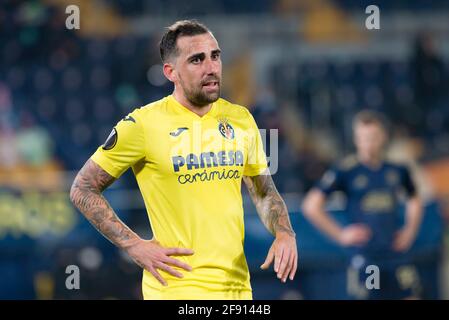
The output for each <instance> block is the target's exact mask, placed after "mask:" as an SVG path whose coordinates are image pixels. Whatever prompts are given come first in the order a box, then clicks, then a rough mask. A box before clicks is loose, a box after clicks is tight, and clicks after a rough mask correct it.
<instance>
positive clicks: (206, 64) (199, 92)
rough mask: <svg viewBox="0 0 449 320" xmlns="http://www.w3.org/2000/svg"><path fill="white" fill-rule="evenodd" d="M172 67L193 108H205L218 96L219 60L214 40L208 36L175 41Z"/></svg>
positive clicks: (177, 82) (218, 52)
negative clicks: (176, 55) (174, 56)
mask: <svg viewBox="0 0 449 320" xmlns="http://www.w3.org/2000/svg"><path fill="white" fill-rule="evenodd" d="M177 46H178V50H179V54H178V57H177V59H176V64H175V72H176V74H177V77H176V78H177V79H176V80H175V85H177V86H180V87H181V88H182V91H183V93H184V96H185V97H186V98H187V100H189V101H190V103H192V104H193V105H195V106H198V107H202V106H207V105H209V104H210V103H212V102H215V101H217V99H218V98H219V97H220V82H221V57H220V48H219V47H218V43H217V40H216V39H215V38H214V36H213V35H212V34H210V33H205V34H201V35H196V36H193V37H181V38H178V40H177Z"/></svg>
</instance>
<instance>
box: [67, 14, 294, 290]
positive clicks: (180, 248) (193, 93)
mask: <svg viewBox="0 0 449 320" xmlns="http://www.w3.org/2000/svg"><path fill="white" fill-rule="evenodd" d="M160 54H161V58H162V62H163V72H164V75H165V76H166V77H167V78H168V79H169V80H170V81H171V82H173V83H174V91H173V93H172V94H171V95H169V96H167V97H165V98H163V99H161V100H159V101H155V102H153V103H150V104H148V105H146V106H143V107H141V108H138V109H136V110H134V111H133V112H132V113H130V114H129V115H128V116H127V117H125V118H124V119H123V120H121V121H120V122H118V124H117V125H116V126H115V127H114V128H113V130H112V132H111V134H110V135H109V137H108V138H107V140H106V142H105V143H104V144H103V145H102V146H100V147H99V148H98V149H97V151H96V152H95V153H94V154H93V155H92V157H91V158H90V159H89V160H88V161H87V162H86V164H85V165H84V166H83V168H82V169H81V170H80V172H79V173H78V175H77V177H76V178H75V181H74V182H73V185H72V188H71V192H70V195H71V200H72V202H73V203H74V204H75V206H76V207H78V209H79V210H80V211H81V212H82V213H83V214H84V215H85V217H86V218H87V219H89V221H90V222H91V223H92V224H93V225H94V226H95V227H96V228H97V229H98V230H99V231H100V232H101V233H102V234H103V235H104V236H105V237H106V238H108V239H109V240H110V241H111V242H113V243H114V244H115V245H116V246H118V247H119V248H121V249H123V250H125V251H126V252H127V253H128V254H129V255H130V256H131V258H132V259H133V260H134V261H135V262H136V263H137V264H138V265H139V266H141V267H142V268H143V269H144V272H143V281H142V291H143V296H144V298H145V299H252V289H251V285H250V275H249V270H248V266H247V262H246V258H245V255H244V248H243V242H244V224H243V222H244V221H243V206H242V196H241V182H242V180H243V181H244V182H245V184H246V186H247V188H248V190H249V193H250V195H251V198H252V200H253V202H254V204H255V206H256V209H257V211H258V214H259V215H260V218H261V220H262V221H263V223H264V224H265V226H266V227H267V228H268V230H269V231H270V232H271V233H272V234H273V235H274V236H275V239H274V242H273V244H272V246H271V248H270V249H269V252H268V255H267V257H266V260H265V262H264V263H263V264H262V265H261V268H262V269H267V268H269V266H270V265H271V263H272V262H274V271H275V272H276V274H277V277H278V278H279V279H280V280H281V281H282V282H286V280H287V278H289V279H291V280H293V277H294V275H295V272H296V269H297V248H296V238H295V233H294V231H293V230H292V227H291V224H290V220H289V216H288V211H287V207H286V205H285V203H284V201H283V199H282V198H281V196H280V195H279V193H278V191H277V190H276V187H275V185H274V183H273V180H272V178H271V175H270V173H269V169H268V166H267V162H266V156H265V153H264V151H263V145H262V141H261V136H260V134H259V131H258V128H257V125H256V123H255V121H254V119H253V117H252V115H251V114H250V112H249V111H248V110H247V109H246V108H244V107H242V106H239V105H236V104H232V103H230V102H228V101H226V100H224V99H221V98H220V86H221V79H222V63H221V55H220V54H221V51H220V48H219V46H218V43H217V40H216V39H215V37H214V36H213V34H212V33H211V32H210V31H209V29H208V28H207V27H206V26H204V25H203V24H201V23H199V22H197V21H194V20H184V21H178V22H176V23H174V24H173V25H171V26H170V27H168V29H167V30H166V32H165V34H164V35H163V37H162V39H161V41H160ZM129 167H131V168H132V170H133V173H134V175H135V177H136V180H137V182H138V185H139V189H140V191H141V193H142V196H143V199H144V202H145V206H146V208H147V212H148V216H149V219H150V223H151V228H152V231H153V235H154V238H153V239H152V240H144V239H141V238H140V237H139V236H138V235H137V234H136V233H134V232H133V231H132V230H130V228H129V227H127V226H126V225H125V224H124V223H123V222H122V221H121V220H120V219H119V218H118V217H117V215H116V214H115V212H114V210H113V209H112V208H111V207H110V205H109V204H108V202H107V201H106V200H105V198H104V197H103V196H102V191H103V190H105V189H106V188H107V187H108V186H109V185H111V184H112V183H113V182H114V181H115V180H116V179H117V178H119V177H120V175H121V174H122V173H123V172H124V171H126V170H127V169H128V168H129Z"/></svg>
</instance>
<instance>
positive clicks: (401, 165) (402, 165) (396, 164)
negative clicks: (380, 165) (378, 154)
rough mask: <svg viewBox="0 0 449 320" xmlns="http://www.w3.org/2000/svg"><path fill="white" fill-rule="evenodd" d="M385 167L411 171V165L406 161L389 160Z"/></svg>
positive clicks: (385, 162) (386, 161)
mask: <svg viewBox="0 0 449 320" xmlns="http://www.w3.org/2000/svg"><path fill="white" fill-rule="evenodd" d="M384 167H385V168H386V169H393V170H398V171H409V167H410V165H409V164H408V163H406V162H404V161H397V160H391V159H387V160H385V161H384Z"/></svg>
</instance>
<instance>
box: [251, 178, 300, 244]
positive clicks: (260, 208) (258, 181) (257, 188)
mask: <svg viewBox="0 0 449 320" xmlns="http://www.w3.org/2000/svg"><path fill="white" fill-rule="evenodd" d="M243 180H244V181H245V184H246V186H247V188H248V191H249V194H250V196H251V198H252V200H253V202H254V205H255V206H256V209H257V213H258V214H259V216H260V218H261V220H262V222H263V223H264V225H265V226H266V227H267V228H268V230H270V231H271V232H272V233H273V234H276V232H278V231H283V232H287V233H288V234H290V235H292V236H295V233H294V231H293V228H292V226H291V224H290V218H289V216H288V210H287V206H286V205H285V202H284V200H283V199H282V197H281V195H280V194H279V192H278V191H277V189H276V186H275V185H274V182H273V179H272V178H271V175H269V174H267V175H258V176H253V177H244V178H243Z"/></svg>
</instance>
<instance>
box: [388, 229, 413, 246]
mask: <svg viewBox="0 0 449 320" xmlns="http://www.w3.org/2000/svg"><path fill="white" fill-rule="evenodd" d="M415 238H416V231H415V230H413V229H411V228H408V227H403V228H402V229H400V230H399V231H398V232H396V234H395V238H394V240H393V250H395V251H398V252H405V251H407V250H409V249H410V247H411V246H412V244H413V242H414V241H415Z"/></svg>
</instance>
